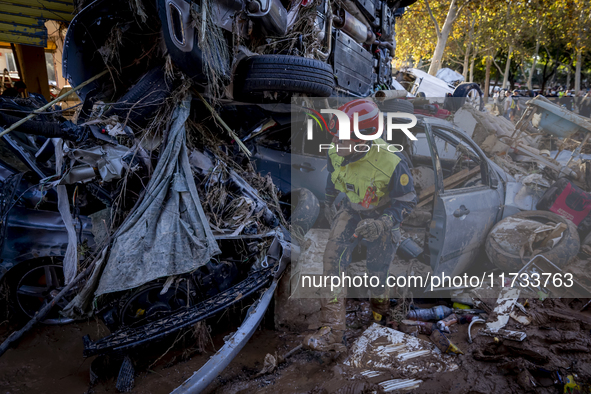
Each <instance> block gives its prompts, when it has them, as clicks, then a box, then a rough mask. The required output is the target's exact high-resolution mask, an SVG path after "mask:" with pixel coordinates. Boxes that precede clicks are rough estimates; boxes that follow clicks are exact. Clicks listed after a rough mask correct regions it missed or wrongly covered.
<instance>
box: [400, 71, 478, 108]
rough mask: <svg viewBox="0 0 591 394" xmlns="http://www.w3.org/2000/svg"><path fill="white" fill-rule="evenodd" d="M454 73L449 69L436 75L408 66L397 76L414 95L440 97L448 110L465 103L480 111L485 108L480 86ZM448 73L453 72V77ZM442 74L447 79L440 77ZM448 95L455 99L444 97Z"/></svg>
mask: <svg viewBox="0 0 591 394" xmlns="http://www.w3.org/2000/svg"><path fill="white" fill-rule="evenodd" d="M442 70H449V69H442ZM442 70H440V71H442ZM452 73H454V74H457V73H455V72H453V71H452V70H449V71H448V72H444V73H438V76H437V77H434V76H432V75H430V74H428V73H426V72H424V71H422V70H419V69H417V68H408V69H403V70H400V71H399V72H398V74H397V75H396V76H395V78H396V80H397V81H398V82H399V83H400V84H401V85H402V86H404V88H405V89H406V90H407V91H408V92H409V93H410V94H411V95H412V96H417V97H418V96H422V97H428V98H440V99H441V100H442V101H443V103H444V108H445V109H447V110H454V111H455V110H458V109H460V107H461V106H462V105H464V104H468V105H471V106H473V107H474V108H476V109H478V110H479V111H482V110H484V98H483V93H482V89H480V86H479V85H478V84H477V83H474V82H461V81H460V80H459V78H458V77H457V76H456V77H454V75H453V74H452ZM448 74H451V77H450V76H449V75H448ZM440 76H441V77H443V78H445V80H444V79H441V78H439V77H440ZM460 77H461V75H460ZM462 80H463V78H462ZM447 97H452V98H454V99H452V100H449V99H447V100H444V99H443V98H447Z"/></svg>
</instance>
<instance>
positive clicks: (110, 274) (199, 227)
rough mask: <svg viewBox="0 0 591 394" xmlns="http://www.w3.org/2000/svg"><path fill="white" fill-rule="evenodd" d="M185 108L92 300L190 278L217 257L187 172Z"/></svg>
mask: <svg viewBox="0 0 591 394" xmlns="http://www.w3.org/2000/svg"><path fill="white" fill-rule="evenodd" d="M190 103H191V98H190V97H188V98H187V99H185V100H184V101H183V103H181V104H180V105H179V106H178V107H177V108H176V110H175V112H174V114H173V117H172V126H171V129H170V133H169V137H168V144H167V145H166V148H164V152H162V155H161V157H160V160H159V161H158V165H157V166H156V169H155V170H154V174H153V176H152V179H151V180H150V182H149V183H148V186H147V187H146V190H145V194H144V197H143V200H142V202H141V203H140V205H139V206H138V207H137V209H136V210H135V211H134V212H133V213H132V214H131V215H130V216H128V217H127V218H126V220H125V222H124V223H123V224H122V225H121V227H120V228H119V230H118V231H117V234H116V235H115V237H114V238H115V241H114V243H113V246H112V248H111V253H110V256H109V259H108V261H107V264H106V265H105V268H104V270H103V273H102V276H101V279H100V282H99V285H98V288H97V290H96V292H95V297H98V296H99V295H101V294H105V293H112V292H116V291H123V290H128V289H132V288H135V287H138V286H141V285H142V284H144V283H147V282H150V281H152V280H155V279H158V278H163V277H168V276H171V275H180V274H184V273H187V272H191V271H193V270H195V269H197V268H198V267H200V266H202V265H205V264H206V263H207V262H208V261H209V260H210V259H211V257H212V256H213V255H215V254H218V253H220V250H219V247H218V245H217V243H216V241H215V238H214V236H213V233H212V232H211V229H210V227H209V223H208V222H207V218H206V216H205V214H204V212H203V208H202V207H201V203H200V201H199V196H198V194H197V188H196V187H195V181H194V179H193V173H192V172H191V169H190V166H189V159H188V155H187V148H186V145H185V142H186V130H185V122H186V120H187V118H188V116H189V112H190Z"/></svg>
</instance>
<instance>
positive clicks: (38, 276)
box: [16, 264, 75, 324]
mask: <svg viewBox="0 0 591 394" xmlns="http://www.w3.org/2000/svg"><path fill="white" fill-rule="evenodd" d="M63 288H64V271H63V268H62V266H60V265H54V264H47V265H42V266H38V267H35V268H32V269H31V270H29V271H27V272H26V273H25V274H24V275H23V276H21V278H20V280H19V281H18V284H17V288H16V300H17V303H18V307H19V308H20V309H21V311H22V312H23V313H24V314H25V315H27V316H28V317H30V318H33V317H34V316H35V314H36V313H37V312H38V311H39V310H40V309H41V308H43V307H44V306H45V305H47V304H49V303H51V302H53V300H54V298H55V297H56V296H57V295H58V294H59V293H60V292H61V291H62V290H63ZM74 291H75V289H72V290H71V291H70V292H69V293H68V294H67V295H66V296H64V297H62V298H61V299H60V300H59V301H58V302H57V303H56V304H55V307H54V308H53V309H52V310H51V311H50V312H49V314H48V315H47V318H46V319H44V320H42V321H41V322H42V323H44V324H66V323H70V322H72V321H73V320H72V319H68V318H64V317H61V316H60V314H59V313H60V312H61V311H62V310H63V309H64V308H65V307H66V306H67V305H68V304H69V302H70V301H71V300H72V298H73V294H74Z"/></svg>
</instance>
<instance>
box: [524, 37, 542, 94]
mask: <svg viewBox="0 0 591 394" xmlns="http://www.w3.org/2000/svg"><path fill="white" fill-rule="evenodd" d="M539 52H540V40H539V38H536V51H535V52H534V56H533V62H532V64H531V69H530V70H529V76H528V77H527V88H528V89H529V90H532V89H533V88H532V79H533V77H534V72H535V71H536V63H537V62H538V54H539Z"/></svg>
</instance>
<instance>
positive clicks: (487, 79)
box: [484, 54, 492, 102]
mask: <svg viewBox="0 0 591 394" xmlns="http://www.w3.org/2000/svg"><path fill="white" fill-rule="evenodd" d="M491 63H492V59H491V57H490V54H489V55H488V56H487V57H486V73H485V77H484V102H487V101H488V95H489V92H490V65H491Z"/></svg>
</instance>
